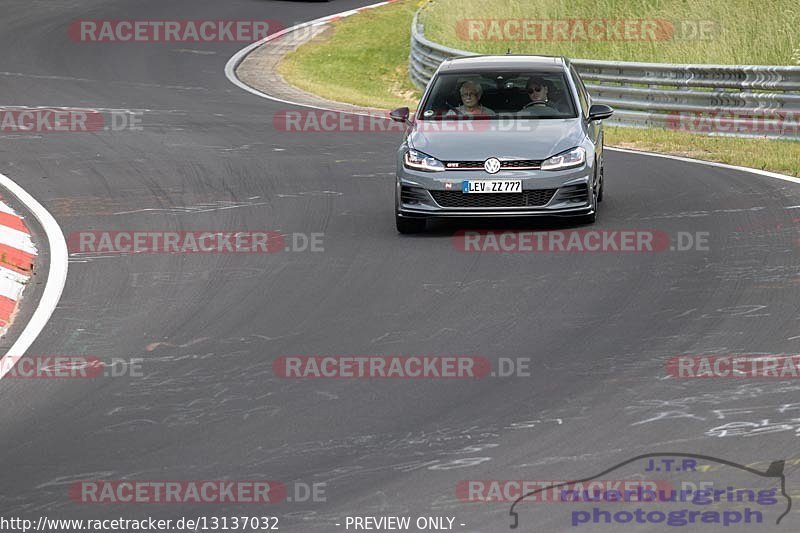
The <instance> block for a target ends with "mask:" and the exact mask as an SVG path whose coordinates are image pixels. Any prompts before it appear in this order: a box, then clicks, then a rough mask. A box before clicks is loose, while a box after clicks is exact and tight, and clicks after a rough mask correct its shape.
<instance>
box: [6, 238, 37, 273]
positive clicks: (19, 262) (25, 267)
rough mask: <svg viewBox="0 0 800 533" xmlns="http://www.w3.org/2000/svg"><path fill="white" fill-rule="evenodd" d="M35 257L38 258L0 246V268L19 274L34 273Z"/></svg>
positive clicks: (9, 247)
mask: <svg viewBox="0 0 800 533" xmlns="http://www.w3.org/2000/svg"><path fill="white" fill-rule="evenodd" d="M34 257H36V256H35V255H33V254H29V253H28V252H23V251H22V250H18V249H16V248H12V247H11V246H8V245H6V244H0V266H2V267H5V268H7V269H9V270H13V271H14V272H17V273H18V274H30V273H31V272H32V271H33V260H34Z"/></svg>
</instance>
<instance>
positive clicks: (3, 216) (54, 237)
mask: <svg viewBox="0 0 800 533" xmlns="http://www.w3.org/2000/svg"><path fill="white" fill-rule="evenodd" d="M0 188H2V189H3V191H4V192H3V194H5V195H6V197H7V198H8V197H11V196H13V197H14V198H16V199H17V200H18V201H19V203H20V204H22V205H24V206H25V210H26V211H27V212H29V213H31V214H32V215H33V217H34V218H35V219H36V220H37V221H38V222H39V225H41V227H42V229H43V230H44V233H45V237H46V238H47V249H48V252H49V260H50V261H49V264H48V265H47V281H46V282H45V285H44V290H43V291H42V294H41V296H40V298H39V302H38V304H37V305H36V309H35V310H34V311H33V314H31V317H30V318H29V319H28V322H27V324H25V328H24V329H23V330H22V333H20V334H19V336H18V337H17V339H16V340H15V341H14V344H13V345H12V346H11V348H9V349H8V351H7V352H6V354H5V355H4V357H3V359H2V360H0V363H2V364H0V379H2V378H3V376H5V375H6V374H7V373H8V372H10V371H11V370H12V369H13V367H14V364H16V363H17V361H19V360H20V359H21V358H22V356H24V355H25V352H27V351H28V348H30V347H31V345H32V344H33V342H34V341H35V340H36V338H37V337H38V336H39V334H40V333H41V332H42V330H43V329H44V327H45V325H47V322H48V321H49V320H50V317H51V316H52V314H53V311H55V310H56V306H57V305H58V301H59V300H60V299H61V293H62V292H63V291H64V285H65V284H66V282H67V265H68V259H69V254H68V253H67V241H66V240H65V239H64V233H63V232H62V231H61V227H59V225H58V222H56V219H55V218H53V215H51V214H50V212H49V211H48V210H47V209H45V208H44V206H43V205H42V204H40V203H39V202H38V201H37V200H36V198H34V197H33V196H31V195H30V193H28V191H26V190H25V189H23V188H22V187H20V186H19V185H18V184H17V183H16V182H15V181H14V180H12V179H11V178H9V177H8V176H5V175H4V174H0ZM0 224H2V227H0V251H2V252H4V253H5V258H6V260H8V261H12V260H13V261H14V264H12V263H10V262H8V261H6V262H2V264H0V268H2V270H0V274H2V276H0V277H2V278H3V280H2V281H0V285H2V289H1V290H2V294H1V295H0V297H2V298H8V300H9V301H13V302H14V303H13V309H12V310H11V311H10V314H9V315H8V317H9V320H10V319H11V318H13V316H14V310H15V309H16V308H17V306H18V304H19V298H20V296H21V294H22V289H24V288H25V283H26V282H27V281H28V280H29V279H30V275H31V273H32V272H31V271H32V268H33V267H32V262H33V258H34V256H35V254H36V247H35V246H34V245H33V241H32V240H31V234H30V231H28V228H27V226H26V225H25V223H24V221H23V220H22V219H21V218H20V217H19V215H17V214H16V213H14V210H13V209H11V208H9V207H8V206H7V205H6V204H4V203H2V202H0ZM25 254H27V255H25ZM28 256H30V258H31V263H30V264H31V267H30V268H29V269H28V270H27V272H26V271H25V269H24V268H22V267H24V266H25V265H26V264H27V263H26V262H25V261H27V260H25V259H24V258H26V257H28ZM2 257H3V256H2V255H0V259H2ZM23 279H24V280H25V282H23ZM12 296H13V297H15V298H11V297H12ZM4 301H5V300H4ZM9 305H11V304H9ZM3 313H4V314H3V316H6V315H5V309H3ZM7 328H8V323H6V324H4V325H3V331H5V330H6V329H7ZM7 361H10V364H8V363H7Z"/></svg>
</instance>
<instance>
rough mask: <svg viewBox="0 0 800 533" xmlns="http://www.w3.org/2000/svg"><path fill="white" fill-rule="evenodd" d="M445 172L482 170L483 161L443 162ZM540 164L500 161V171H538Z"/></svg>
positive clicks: (519, 160)
mask: <svg viewBox="0 0 800 533" xmlns="http://www.w3.org/2000/svg"><path fill="white" fill-rule="evenodd" d="M444 166H445V168H446V169H447V170H475V169H483V161H444ZM541 167H542V162H541V161H540V160H538V159H514V160H512V161H500V169H501V170H502V169H517V170H538V169H540V168H541Z"/></svg>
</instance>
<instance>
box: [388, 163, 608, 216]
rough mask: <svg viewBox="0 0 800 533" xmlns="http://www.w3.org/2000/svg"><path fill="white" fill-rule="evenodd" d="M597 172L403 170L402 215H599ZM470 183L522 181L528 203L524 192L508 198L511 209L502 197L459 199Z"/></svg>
mask: <svg viewBox="0 0 800 533" xmlns="http://www.w3.org/2000/svg"><path fill="white" fill-rule="evenodd" d="M593 174H594V169H593V168H592V167H590V166H589V165H585V166H583V167H580V168H576V169H568V170H560V171H542V170H501V171H500V172H498V173H496V174H488V173H486V172H484V171H482V170H446V171H444V172H420V171H415V170H411V169H408V168H405V167H404V166H400V168H399V169H398V171H397V183H396V190H395V206H396V211H397V215H398V216H400V217H407V218H459V217H467V218H493V217H529V216H559V217H573V216H584V215H591V214H592V213H593V212H594V204H593V202H592V196H593V192H594V191H593V187H594V183H593V180H592V179H591V176H593ZM466 179H469V180H476V179H515V180H516V179H520V180H522V189H523V193H525V198H526V200H523V201H521V200H520V198H521V197H522V193H517V195H519V196H515V197H513V201H512V200H509V201H508V205H502V204H503V200H499V198H498V197H499V196H500V195H493V194H481V195H476V194H467V195H464V196H460V195H461V194H462V193H461V192H460V191H461V182H462V181H463V180H466ZM448 184H449V188H448ZM438 191H442V192H438ZM533 191H535V192H533ZM466 197H470V198H469V199H467V198H466ZM477 197H481V198H477ZM437 198H438V201H437ZM444 198H446V199H447V200H446V201H445V200H443V199H444ZM508 198H509V199H511V198H512V196H508ZM528 198H530V200H528ZM466 200H470V201H466ZM498 200H499V201H498ZM537 202H538V203H537ZM526 203H533V204H536V205H525V204H526ZM539 204H541V205H539Z"/></svg>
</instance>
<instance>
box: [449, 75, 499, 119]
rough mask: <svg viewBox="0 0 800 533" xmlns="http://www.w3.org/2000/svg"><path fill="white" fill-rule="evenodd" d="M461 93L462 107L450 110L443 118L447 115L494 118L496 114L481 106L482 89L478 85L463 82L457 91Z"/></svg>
mask: <svg viewBox="0 0 800 533" xmlns="http://www.w3.org/2000/svg"><path fill="white" fill-rule="evenodd" d="M459 92H460V93H461V102H462V105H460V106H458V107H456V108H453V109H451V110H450V111H448V112H447V114H446V115H445V116H448V115H455V114H459V115H467V116H487V117H492V116H495V115H496V113H495V112H494V111H492V110H491V109H489V108H488V107H484V106H482V105H481V96H483V88H482V87H481V85H480V83H475V82H474V81H465V82H464V83H463V84H462V85H461V88H460V89H459Z"/></svg>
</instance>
